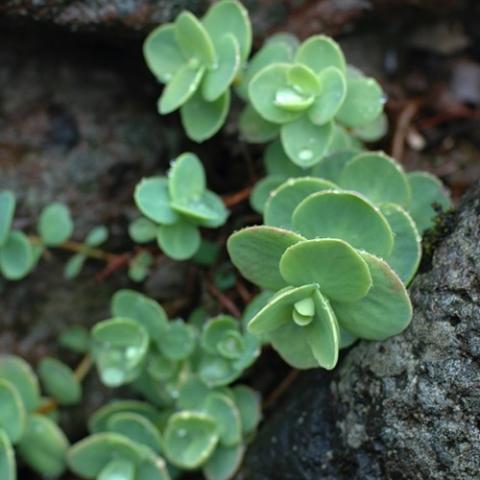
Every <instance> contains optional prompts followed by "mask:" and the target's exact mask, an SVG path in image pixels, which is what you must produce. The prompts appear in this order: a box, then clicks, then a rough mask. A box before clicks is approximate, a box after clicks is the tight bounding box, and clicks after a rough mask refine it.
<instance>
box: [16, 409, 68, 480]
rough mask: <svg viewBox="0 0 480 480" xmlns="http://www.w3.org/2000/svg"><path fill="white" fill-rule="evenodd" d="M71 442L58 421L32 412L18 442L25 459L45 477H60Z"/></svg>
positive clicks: (19, 449) (21, 454)
mask: <svg viewBox="0 0 480 480" xmlns="http://www.w3.org/2000/svg"><path fill="white" fill-rule="evenodd" d="M68 447H69V444H68V440H67V438H66V437H65V434H64V433H63V432H62V431H61V430H60V428H59V427H58V426H57V424H56V423H54V422H53V421H52V420H50V418H48V417H46V416H45V415H37V414H32V415H30V416H29V417H28V419H27V427H26V429H25V433H24V434H23V436H22V439H21V441H20V443H19V444H18V451H19V453H20V456H21V457H22V458H23V460H24V461H25V462H26V463H27V464H28V465H30V467H32V468H33V469H34V470H36V471H37V472H38V473H40V474H41V475H42V476H45V477H58V476H59V475H61V474H62V473H63V471H64V470H65V467H66V465H65V456H66V453H67V450H68Z"/></svg>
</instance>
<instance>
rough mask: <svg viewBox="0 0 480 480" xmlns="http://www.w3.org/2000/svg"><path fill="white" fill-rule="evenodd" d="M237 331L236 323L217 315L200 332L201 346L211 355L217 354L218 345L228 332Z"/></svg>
mask: <svg viewBox="0 0 480 480" xmlns="http://www.w3.org/2000/svg"><path fill="white" fill-rule="evenodd" d="M231 331H234V332H237V331H238V321H237V320H235V319H234V318H233V317H230V316H229V315H219V316H218V317H215V318H212V319H211V320H210V321H208V323H207V324H206V325H205V326H204V328H203V332H202V346H203V348H205V350H206V351H207V352H209V353H212V354H218V353H219V352H218V345H219V343H220V342H221V341H222V339H223V338H224V336H225V334H226V333H228V332H231Z"/></svg>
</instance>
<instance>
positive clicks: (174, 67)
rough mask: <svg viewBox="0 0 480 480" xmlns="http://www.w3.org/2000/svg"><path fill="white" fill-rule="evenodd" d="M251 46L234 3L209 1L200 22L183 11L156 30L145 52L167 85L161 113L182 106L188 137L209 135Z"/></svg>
mask: <svg viewBox="0 0 480 480" xmlns="http://www.w3.org/2000/svg"><path fill="white" fill-rule="evenodd" d="M251 44H252V31H251V26H250V20H249V18H248V13H247V11H246V10H245V9H244V7H243V6H242V5H241V4H240V3H239V2H237V1H233V0H224V1H221V2H218V3H216V4H215V5H213V6H212V7H211V8H210V9H209V10H208V12H207V13H206V14H205V16H204V17H203V18H202V19H201V20H199V19H197V18H196V17H195V16H194V15H193V14H192V13H190V12H182V13H180V15H179V16H178V17H177V18H176V20H175V22H174V23H169V24H166V25H162V26H160V27H158V28H157V29H155V30H154V31H153V32H152V33H151V34H150V35H149V36H148V37H147V39H146V41H145V44H144V55H145V59H146V62H147V65H148V66H149V68H150V70H151V71H152V73H153V74H154V75H155V76H156V78H157V79H158V80H159V81H160V82H162V83H165V84H166V87H165V89H164V90H163V93H162V96H161V97H160V99H159V102H158V109H159V112H160V113H161V114H167V113H170V112H173V111H174V110H177V109H178V108H180V114H181V118H182V123H183V126H184V128H185V131H186V132H187V135H188V136H189V137H190V138H191V139H193V140H196V141H197V142H202V141H203V140H206V139H207V138H210V137H211V136H213V135H214V134H215V133H216V132H217V131H218V130H219V129H220V128H221V127H222V125H223V123H224V121H225V117H226V115H227V113H228V110H229V107H230V86H231V85H232V83H233V82H234V80H235V78H236V77H237V75H238V74H239V72H240V71H241V69H242V68H243V65H244V63H245V61H246V60H247V58H248V55H249V53H250V49H251Z"/></svg>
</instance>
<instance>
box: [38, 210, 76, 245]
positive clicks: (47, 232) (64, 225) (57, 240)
mask: <svg viewBox="0 0 480 480" xmlns="http://www.w3.org/2000/svg"><path fill="white" fill-rule="evenodd" d="M38 231H39V233H40V236H41V237H42V240H43V242H44V243H45V245H48V246H49V247H54V246H57V245H60V244H61V243H63V242H65V241H66V240H68V238H69V237H70V235H71V234H72V232H73V222H72V219H71V217H70V211H69V210H68V208H67V207H66V206H65V205H64V204H63V203H52V204H50V205H48V206H47V207H45V208H44V209H43V210H42V213H41V214H40V218H39V221H38Z"/></svg>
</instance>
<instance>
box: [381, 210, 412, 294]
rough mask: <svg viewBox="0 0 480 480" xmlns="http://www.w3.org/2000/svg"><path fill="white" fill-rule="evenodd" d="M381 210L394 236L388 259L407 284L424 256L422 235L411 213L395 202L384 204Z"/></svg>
mask: <svg viewBox="0 0 480 480" xmlns="http://www.w3.org/2000/svg"><path fill="white" fill-rule="evenodd" d="M380 210H381V211H382V213H383V214H384V215H385V218H386V219H387V221H388V223H389V225H390V228H391V229H392V232H393V236H394V243H393V250H392V253H391V254H390V256H389V257H388V258H387V259H386V260H387V262H388V264H389V265H390V266H391V267H392V268H393V270H394V271H395V273H396V274H397V275H398V276H399V277H400V279H401V280H402V282H403V283H404V284H405V285H408V284H409V283H410V281H411V280H412V278H413V277H414V275H415V272H416V271H417V269H418V265H419V264H420V258H421V256H422V246H421V241H422V239H421V237H420V235H419V233H418V231H417V227H416V226H415V222H414V221H413V220H412V218H411V217H410V215H409V214H408V213H407V212H406V211H405V210H404V209H403V208H402V207H400V206H398V205H395V204H393V203H388V204H384V205H382V206H381V207H380Z"/></svg>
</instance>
